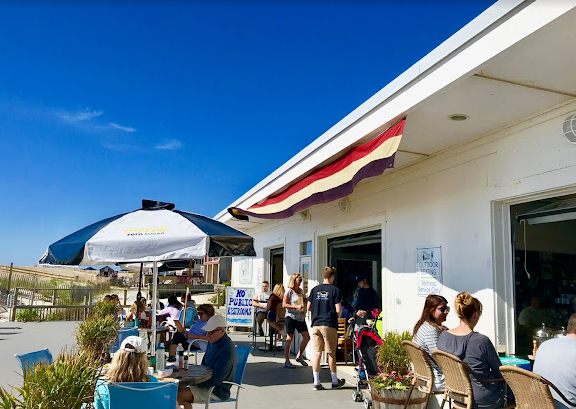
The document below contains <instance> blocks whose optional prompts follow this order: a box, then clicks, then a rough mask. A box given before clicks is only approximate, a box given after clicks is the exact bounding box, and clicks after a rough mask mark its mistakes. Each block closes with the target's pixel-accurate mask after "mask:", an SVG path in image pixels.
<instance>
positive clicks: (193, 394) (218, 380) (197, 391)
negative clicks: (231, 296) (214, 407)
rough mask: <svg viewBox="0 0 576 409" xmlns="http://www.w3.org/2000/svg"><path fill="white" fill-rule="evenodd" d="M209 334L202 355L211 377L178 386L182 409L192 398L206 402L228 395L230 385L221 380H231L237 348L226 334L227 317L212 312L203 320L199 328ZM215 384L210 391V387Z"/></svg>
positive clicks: (190, 406) (189, 404)
mask: <svg viewBox="0 0 576 409" xmlns="http://www.w3.org/2000/svg"><path fill="white" fill-rule="evenodd" d="M202 329H203V330H204V331H206V336H207V337H208V342H209V344H208V348H207V349H206V353H205V354H204V358H203V359H202V365H204V366H207V367H208V368H210V369H212V378H210V379H209V380H207V381H206V382H202V383H200V384H198V385H192V386H188V387H183V388H180V389H179V390H178V402H179V403H180V404H181V405H183V406H184V409H191V408H192V405H191V404H192V402H194V403H206V402H207V401H208V399H215V400H226V399H228V398H230V387H231V385H229V384H225V383H223V382H224V381H230V382H232V381H234V374H235V373H236V348H235V347H234V344H233V343H232V340H231V339H230V337H229V336H228V334H226V318H224V317H223V316H222V315H219V314H215V315H214V316H212V317H210V319H209V320H208V321H206V325H204V327H203V328H202ZM212 386H214V390H213V391H212V395H211V396H210V397H209V396H208V391H209V389H210V388H211V387H212Z"/></svg>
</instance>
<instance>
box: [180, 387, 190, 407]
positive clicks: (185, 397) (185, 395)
mask: <svg viewBox="0 0 576 409" xmlns="http://www.w3.org/2000/svg"><path fill="white" fill-rule="evenodd" d="M177 400H178V405H177V406H176V408H177V409H179V408H180V405H182V406H183V407H184V409H192V402H194V395H193V394H192V391H191V390H190V389H188V388H186V387H181V388H178V397H177Z"/></svg>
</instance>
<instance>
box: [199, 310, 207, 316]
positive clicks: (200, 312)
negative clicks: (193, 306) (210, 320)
mask: <svg viewBox="0 0 576 409" xmlns="http://www.w3.org/2000/svg"><path fill="white" fill-rule="evenodd" d="M204 314H206V313H205V312H204V311H198V315H199V316H200V315H204Z"/></svg>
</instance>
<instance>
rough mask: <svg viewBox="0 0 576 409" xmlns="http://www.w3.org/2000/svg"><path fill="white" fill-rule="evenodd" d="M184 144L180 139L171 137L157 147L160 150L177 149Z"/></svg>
mask: <svg viewBox="0 0 576 409" xmlns="http://www.w3.org/2000/svg"><path fill="white" fill-rule="evenodd" d="M183 146H184V144H183V143H182V142H181V141H179V140H178V139H170V140H169V141H165V142H162V143H159V144H158V145H156V149H160V150H176V149H180V148H181V147H183Z"/></svg>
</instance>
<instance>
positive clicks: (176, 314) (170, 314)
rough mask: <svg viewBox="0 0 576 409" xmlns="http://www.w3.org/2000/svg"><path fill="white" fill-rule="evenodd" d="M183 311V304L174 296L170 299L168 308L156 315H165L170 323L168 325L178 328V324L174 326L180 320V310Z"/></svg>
mask: <svg viewBox="0 0 576 409" xmlns="http://www.w3.org/2000/svg"><path fill="white" fill-rule="evenodd" d="M181 309H182V304H180V301H178V298H177V297H176V296H175V295H174V294H172V295H170V296H169V297H168V306H167V307H166V308H163V309H161V310H160V311H158V312H157V313H156V315H159V316H160V315H163V316H165V318H166V321H167V322H168V325H169V326H171V327H172V328H174V329H175V328H176V324H174V320H177V319H180V310H181Z"/></svg>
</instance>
